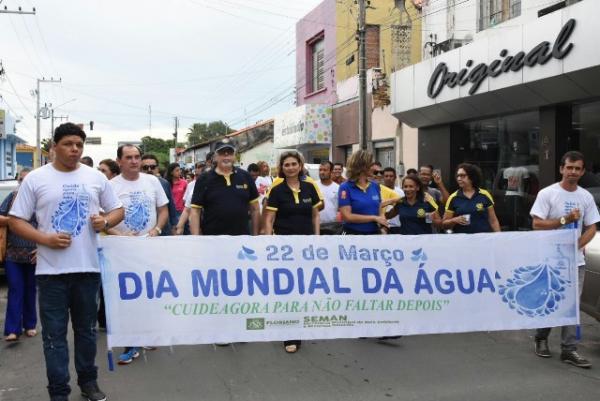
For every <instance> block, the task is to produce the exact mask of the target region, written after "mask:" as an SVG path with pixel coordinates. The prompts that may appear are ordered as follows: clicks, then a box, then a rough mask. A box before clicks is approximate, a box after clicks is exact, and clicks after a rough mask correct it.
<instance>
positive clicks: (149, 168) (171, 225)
mask: <svg viewBox="0 0 600 401" xmlns="http://www.w3.org/2000/svg"><path fill="white" fill-rule="evenodd" d="M142 172H143V173H146V174H152V175H154V176H156V177H158V181H160V185H161V186H162V187H163V189H164V191H165V194H166V195H167V199H168V200H169V204H168V205H167V210H168V211H169V219H168V220H167V224H166V225H165V227H164V229H163V230H162V233H161V234H160V235H161V236H165V235H171V234H172V231H173V230H174V229H175V227H176V226H177V210H176V209H175V203H174V202H173V194H172V193H171V185H170V184H169V181H167V180H165V179H164V178H162V177H161V176H160V172H159V169H158V159H157V158H156V156H154V155H153V154H151V153H146V154H144V155H143V156H142Z"/></svg>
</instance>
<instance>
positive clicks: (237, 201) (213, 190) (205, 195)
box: [190, 139, 260, 235]
mask: <svg viewBox="0 0 600 401" xmlns="http://www.w3.org/2000/svg"><path fill="white" fill-rule="evenodd" d="M234 160H235V147H234V146H233V144H232V143H231V142H230V141H229V140H228V139H224V140H223V141H221V142H218V143H217V146H216V148H215V155H214V162H215V163H214V165H215V168H213V169H211V170H210V171H208V172H206V173H204V174H202V176H200V178H198V179H197V181H196V184H195V185H194V192H193V195H192V204H191V207H192V208H191V227H190V230H191V232H192V235H202V234H203V235H249V234H252V235H257V234H258V229H259V221H260V212H259V207H258V191H257V190H256V185H255V184H254V180H252V177H251V176H250V174H249V173H248V172H247V171H245V170H242V169H239V168H236V167H234V166H233V162H234ZM201 211H202V213H201ZM248 213H250V222H251V224H250V227H251V228H250V231H251V232H249V227H248Z"/></svg>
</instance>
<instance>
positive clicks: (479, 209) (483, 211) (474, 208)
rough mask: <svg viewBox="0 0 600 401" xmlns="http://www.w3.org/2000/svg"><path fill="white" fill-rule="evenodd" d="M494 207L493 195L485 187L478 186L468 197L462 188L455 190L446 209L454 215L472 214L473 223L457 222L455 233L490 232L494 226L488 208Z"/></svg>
mask: <svg viewBox="0 0 600 401" xmlns="http://www.w3.org/2000/svg"><path fill="white" fill-rule="evenodd" d="M491 207H494V200H493V198H492V195H491V194H490V193H489V192H488V191H486V190H485V189H481V188H476V189H475V193H474V194H473V196H472V197H471V198H467V197H466V196H465V195H464V194H463V192H462V190H461V189H459V190H458V191H456V192H454V193H453V194H452V195H450V197H449V198H448V202H446V211H447V212H450V213H451V214H452V215H454V216H462V215H464V214H468V215H470V216H471V224H469V225H467V226H462V225H460V224H455V225H454V228H453V231H454V232H455V233H467V234H474V233H489V232H492V226H490V222H489V219H488V209H489V208H491Z"/></svg>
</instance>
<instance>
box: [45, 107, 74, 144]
mask: <svg viewBox="0 0 600 401" xmlns="http://www.w3.org/2000/svg"><path fill="white" fill-rule="evenodd" d="M54 120H61V121H62V120H66V121H69V116H56V117H54V107H53V108H51V109H50V138H52V136H53V135H54Z"/></svg>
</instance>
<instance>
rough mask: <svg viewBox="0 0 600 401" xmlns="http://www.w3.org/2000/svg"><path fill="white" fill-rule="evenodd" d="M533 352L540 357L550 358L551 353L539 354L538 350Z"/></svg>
mask: <svg viewBox="0 0 600 401" xmlns="http://www.w3.org/2000/svg"><path fill="white" fill-rule="evenodd" d="M534 352H535V351H534ZM535 354H536V355H537V356H539V357H540V358H552V354H540V353H539V352H535Z"/></svg>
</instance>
